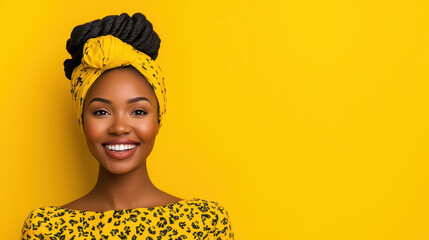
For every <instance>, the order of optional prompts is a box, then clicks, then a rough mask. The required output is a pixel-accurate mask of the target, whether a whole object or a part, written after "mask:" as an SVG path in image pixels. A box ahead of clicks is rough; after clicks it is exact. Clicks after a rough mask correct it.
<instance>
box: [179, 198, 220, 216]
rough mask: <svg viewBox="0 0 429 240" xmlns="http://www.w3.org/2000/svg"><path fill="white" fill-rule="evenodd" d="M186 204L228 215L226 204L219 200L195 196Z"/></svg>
mask: <svg viewBox="0 0 429 240" xmlns="http://www.w3.org/2000/svg"><path fill="white" fill-rule="evenodd" d="M186 204H187V205H189V206H194V207H196V208H198V209H200V210H201V211H204V212H206V211H211V212H215V213H217V214H219V215H228V211H227V210H226V208H225V206H224V205H223V204H222V203H221V202H219V201H215V200H211V199H203V198H193V199H191V200H189V201H187V202H186Z"/></svg>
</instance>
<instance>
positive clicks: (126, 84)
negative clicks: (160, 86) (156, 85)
mask: <svg viewBox="0 0 429 240" xmlns="http://www.w3.org/2000/svg"><path fill="white" fill-rule="evenodd" d="M140 96H142V97H146V98H148V99H155V98H156V95H155V92H154V91H153V89H152V86H151V85H150V84H149V82H147V81H146V79H144V77H143V76H142V75H139V74H136V73H135V72H133V71H130V70H127V69H120V68H118V69H113V70H111V71H108V72H104V73H103V74H102V75H101V76H100V77H99V78H98V79H97V80H96V81H95V82H94V83H93V84H92V86H91V87H90V89H89V90H88V94H87V99H88V98H91V97H103V98H112V100H114V99H128V98H132V97H140ZM151 102H152V101H151Z"/></svg>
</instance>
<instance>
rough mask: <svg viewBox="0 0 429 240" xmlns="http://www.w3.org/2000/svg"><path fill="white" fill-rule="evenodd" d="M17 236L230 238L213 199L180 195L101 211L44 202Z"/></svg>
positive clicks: (132, 239)
mask: <svg viewBox="0 0 429 240" xmlns="http://www.w3.org/2000/svg"><path fill="white" fill-rule="evenodd" d="M21 233H22V235H21V239H23V240H24V239H27V240H29V239H49V240H54V239H61V240H78V239H79V240H80V239H91V240H101V239H130V240H140V239H141V240H161V239H168V240H184V239H186V240H189V239H198V240H203V239H206V240H224V239H230V240H231V239H234V233H233V232H232V229H231V222H230V220H229V215H228V212H227V211H226V209H225V208H224V207H223V206H221V205H220V204H219V203H217V202H214V201H208V200H203V199H199V198H193V199H189V200H188V199H183V200H180V201H178V202H175V203H171V204H168V205H165V206H158V207H151V208H134V209H121V210H108V211H103V212H97V211H86V210H74V209H69V208H64V207H59V206H47V207H41V208H37V209H34V210H32V211H31V212H30V213H29V214H28V216H27V218H26V220H25V222H24V225H23V227H22V231H21Z"/></svg>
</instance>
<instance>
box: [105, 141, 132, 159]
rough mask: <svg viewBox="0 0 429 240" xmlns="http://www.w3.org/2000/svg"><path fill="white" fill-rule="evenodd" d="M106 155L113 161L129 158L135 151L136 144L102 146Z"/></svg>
mask: <svg viewBox="0 0 429 240" xmlns="http://www.w3.org/2000/svg"><path fill="white" fill-rule="evenodd" d="M102 145H103V148H104V149H105V150H106V152H107V154H108V155H109V156H111V157H113V158H115V159H120V160H121V159H126V158H129V157H130V156H131V155H133V153H134V152H135V151H136V149H137V147H138V146H139V145H140V144H139V143H137V144H102Z"/></svg>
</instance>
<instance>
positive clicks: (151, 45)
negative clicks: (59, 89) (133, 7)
mask: <svg viewBox="0 0 429 240" xmlns="http://www.w3.org/2000/svg"><path fill="white" fill-rule="evenodd" d="M109 34H110V35H113V36H115V37H117V38H119V39H121V40H122V41H124V42H126V43H128V44H130V45H131V46H133V47H134V48H135V49H137V50H139V51H141V52H143V53H145V54H147V55H148V56H149V57H150V58H151V59H152V60H155V59H156V58H157V57H158V50H159V47H160V44H161V39H160V38H159V36H158V34H157V33H156V32H155V31H154V30H153V26H152V23H150V22H149V21H148V20H147V19H146V17H145V16H144V15H143V14H141V13H135V14H134V15H133V16H132V17H130V16H129V15H128V14H127V13H122V14H120V15H108V16H106V17H104V18H102V19H97V20H94V21H91V22H88V23H85V24H82V25H78V26H76V27H75V28H74V29H73V31H72V32H71V35H70V38H69V39H68V40H67V45H66V49H67V51H68V52H69V53H70V55H71V56H72V58H71V59H67V60H65V61H64V72H65V74H66V77H67V78H68V79H70V80H71V75H72V72H73V70H74V69H75V68H76V67H77V66H78V65H79V64H80V63H81V60H82V56H83V46H84V45H85V43H86V41H87V40H88V39H90V38H95V37H99V36H104V35H109Z"/></svg>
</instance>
